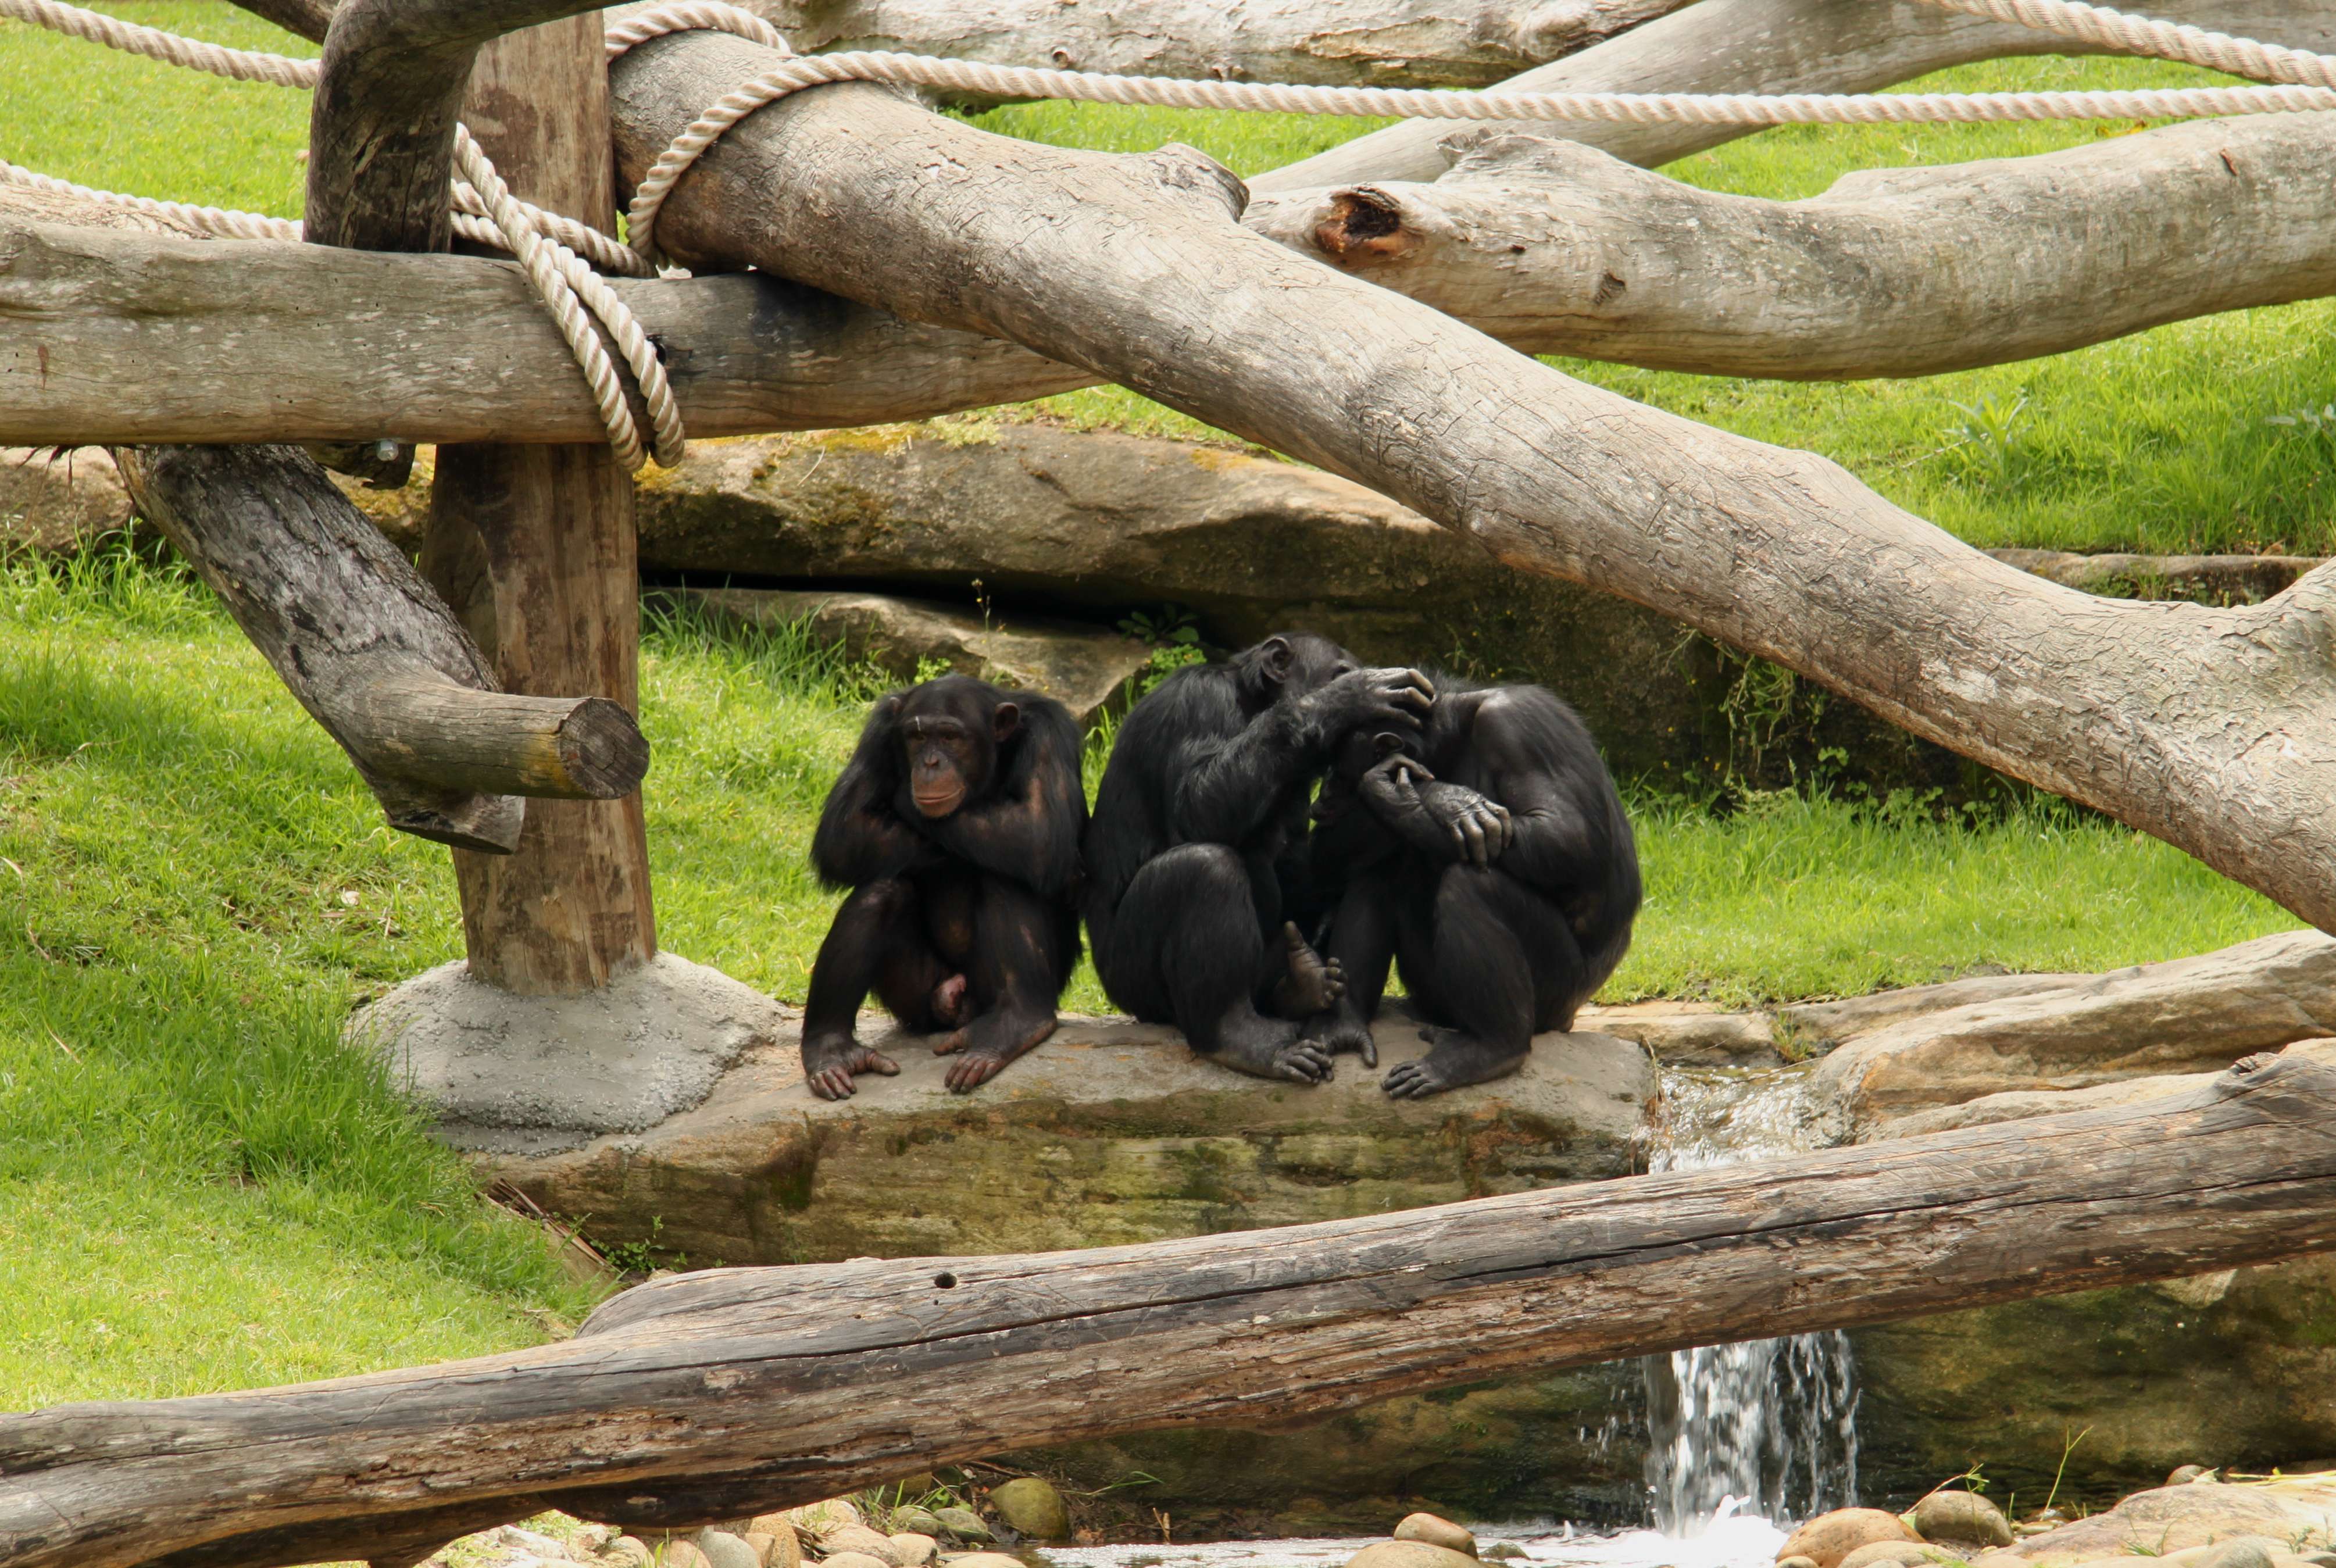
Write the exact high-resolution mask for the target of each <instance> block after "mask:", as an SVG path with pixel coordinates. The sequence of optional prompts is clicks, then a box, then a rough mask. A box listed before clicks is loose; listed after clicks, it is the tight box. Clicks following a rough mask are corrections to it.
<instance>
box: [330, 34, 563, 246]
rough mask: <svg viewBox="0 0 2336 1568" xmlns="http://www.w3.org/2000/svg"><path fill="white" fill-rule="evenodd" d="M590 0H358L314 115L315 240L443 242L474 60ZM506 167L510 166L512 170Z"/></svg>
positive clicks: (333, 52) (333, 49) (338, 37)
mask: <svg viewBox="0 0 2336 1568" xmlns="http://www.w3.org/2000/svg"><path fill="white" fill-rule="evenodd" d="M598 12H599V6H598V5H585V4H581V3H580V0H348V3H347V4H345V5H341V6H339V7H338V8H337V9H336V10H335V11H334V12H333V22H332V28H331V31H329V32H328V33H327V34H326V36H325V53H324V58H323V73H322V75H321V76H320V77H319V79H318V81H317V83H316V101H315V102H314V103H313V104H312V105H311V106H310V108H309V115H308V200H307V209H306V211H305V212H304V214H303V216H302V219H301V221H302V223H303V224H304V226H305V229H306V237H307V240H308V242H309V243H310V244H312V245H338V246H345V247H346V248H349V249H352V250H422V251H430V250H443V249H445V248H446V242H447V239H448V238H449V237H450V236H451V234H452V233H453V229H452V220H453V215H452V211H451V209H449V207H448V205H447V200H446V181H447V176H448V173H449V171H450V170H451V169H452V167H453V150H454V122H455V119H456V116H457V112H458V111H459V110H460V108H461V107H462V93H463V89H464V86H465V84H466V83H468V82H469V81H470V78H471V65H472V61H473V60H475V59H476V58H477V57H478V54H479V51H480V50H481V49H482V48H483V47H484V46H485V45H486V44H488V43H489V42H491V41H492V40H493V39H495V38H497V37H499V36H501V34H506V33H511V32H516V31H517V30H519V29H521V28H523V27H532V26H535V25H537V24H540V23H545V22H553V21H557V20H559V19H560V18H561V17H573V16H576V15H579V14H582V15H594V14H597V13H598ZM507 178H508V176H507Z"/></svg>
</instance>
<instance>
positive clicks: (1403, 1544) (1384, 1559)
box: [1347, 1541, 1476, 1568]
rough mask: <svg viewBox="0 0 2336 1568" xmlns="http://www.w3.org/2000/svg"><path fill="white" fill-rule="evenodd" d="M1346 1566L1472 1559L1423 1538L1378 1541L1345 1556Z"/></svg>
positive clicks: (1406, 1566) (1433, 1565) (1450, 1564)
mask: <svg viewBox="0 0 2336 1568" xmlns="http://www.w3.org/2000/svg"><path fill="white" fill-rule="evenodd" d="M1347 1568H1476V1559H1475V1558H1474V1557H1472V1556H1470V1555H1469V1554H1468V1553H1465V1552H1455V1551H1454V1550H1452V1548H1451V1547H1449V1546H1437V1545H1433V1544H1430V1543H1428V1542H1426V1541H1381V1542H1379V1543H1377V1544H1376V1545H1370V1546H1366V1547H1364V1548H1363V1549H1362V1550H1361V1551H1359V1552H1358V1553H1355V1554H1354V1555H1353V1556H1352V1557H1349V1558H1348V1559H1347Z"/></svg>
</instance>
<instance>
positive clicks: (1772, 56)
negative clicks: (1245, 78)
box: [1250, 0, 2336, 191]
mask: <svg viewBox="0 0 2336 1568" xmlns="http://www.w3.org/2000/svg"><path fill="white" fill-rule="evenodd" d="M2149 15H2153V16H2158V17H2163V18H2165V19H2166V20H2167V21H2171V22H2183V23H2188V24H2192V25H2194V26H2198V27H2204V28H2206V29H2209V30H2210V31H2214V32H2218V33H2233V34H2238V35H2239V36H2241V37H2244V38H2260V39H2263V40H2265V41H2267V42H2270V43H2275V44H2286V45H2288V46H2289V47H2291V48H2295V49H2312V50H2317V51H2321V52H2323V53H2324V52H2327V51H2329V50H2332V49H2336V8H2331V7H2330V6H2327V5H2310V6H2302V5H2295V4H2294V0H2158V3H2157V4H2155V5H2151V6H2150V7H2149ZM2082 53H2085V51H2084V50H2083V48H2082V47H2081V46H2080V45H2078V44H2076V43H2074V42H2073V41H2072V40H2069V39H2067V38H2063V37H2061V36H2060V35H2059V34H2056V33H2046V32H2042V31H2039V30H2038V29H2036V28H2032V27H2020V26H2017V25H2015V24H2011V23H2009V22H1991V21H1988V20H1986V19H1984V18H1982V17H1977V16H1970V15H1963V14H1962V13H1961V12H1955V11H1945V10H1942V9H1940V8H1939V7H1938V6H1936V5H1923V4H1922V3H1921V0H1700V3H1699V4H1697V5H1690V6H1689V7H1687V8H1686V9H1685V10H1683V11H1679V12H1677V13H1674V14H1673V15H1669V16H1665V17H1663V18H1661V19H1660V20H1659V21H1655V22H1650V23H1648V24H1646V25H1645V26H1643V27H1636V28H1633V29H1631V30H1630V32H1628V33H1625V34H1621V35H1620V36H1619V37H1615V38H1610V39H1608V40H1607V41H1606V42H1604V43H1602V44H1598V45H1596V46H1595V47H1592V48H1589V49H1584V50H1583V51H1582V53H1581V54H1575V55H1572V56H1569V57H1568V58H1566V59H1563V60H1559V61H1555V62H1553V63H1550V64H1547V65H1540V66H1535V67H1534V68H1533V70H1531V71H1527V72H1525V73H1523V74H1521V75H1518V76H1514V77H1512V78H1510V79H1509V80H1508V81H1507V82H1506V83H1503V86H1504V88H1505V89H1506V90H1509V91H1513V92H1518V93H1871V92H1875V91H1878V90H1879V89H1882V88H1884V87H1888V86H1892V85H1893V84H1894V83H1900V82H1908V81H1912V80H1913V78H1915V77H1917V76H1921V75H1923V74H1926V73H1930V72H1932V71H1941V70H1944V69H1945V68H1946V67H1948V66H1950V65H1961V64H1966V63H1969V62H1971V61H1973V60H1992V59H1998V58H2001V57H2003V56H2006V55H2013V54H2082ZM1504 128H1505V129H1510V130H1514V131H1528V132H1533V133H1538V134H1542V135H1546V134H1548V133H1549V129H1550V128H1549V127H1548V126H1547V125H1546V124H1539V125H1536V124H1516V125H1511V126H1506V127H1504ZM1447 129H1448V126H1445V125H1440V124H1438V123H1437V122H1435V121H1430V120H1413V121H1406V122H1404V123H1402V124H1399V125H1392V126H1389V127H1388V128H1387V129H1386V130H1384V131H1372V132H1371V133H1370V134H1368V135H1367V136H1358V137H1357V138H1355V139H1354V140H1353V141H1347V142H1343V143H1341V144H1340V145H1338V146H1337V147H1333V148H1331V149H1330V150H1329V151H1327V152H1321V153H1318V154H1316V155H1315V156H1314V157H1312V158H1308V159H1304V160H1301V161H1299V162H1296V163H1291V164H1288V165H1285V166H1284V167H1282V168H1280V169H1277V170H1273V171H1272V172H1270V173H1268V174H1261V175H1259V176H1257V177H1256V178H1255V179H1253V180H1251V181H1250V184H1251V188H1252V189H1253V190H1260V191H1266V190H1304V189H1306V188H1308V187H1312V186H1325V185H1348V184H1354V183H1357V182H1359V181H1363V180H1433V179H1435V178H1436V176H1437V175H1439V174H1441V173H1443V172H1444V170H1445V168H1446V167H1448V165H1449V163H1450V159H1449V158H1448V157H1447V156H1446V155H1445V153H1444V151H1442V149H1441V148H1440V147H1439V146H1438V142H1439V141H1440V140H1441V139H1442V137H1443V135H1444V134H1445V131H1446V130H1447ZM1565 134H1566V135H1567V137H1568V138H1569V139H1570V140H1572V141H1580V142H1582V143H1584V144H1586V145H1588V146H1591V147H1597V148H1602V149H1603V150H1605V151H1608V152H1611V153H1612V154H1614V156H1615V157H1617V158H1620V159H1621V160H1623V161H1625V162H1629V163H1636V164H1640V165H1641V166H1643V167H1646V168H1650V169H1651V168H1654V167H1656V166H1657V165H1659V164H1663V163H1668V162H1669V161H1671V160H1672V159H1674V158H1684V157H1686V156H1687V155H1688V154H1689V153H1690V152H1700V151H1703V150H1704V149H1705V148H1707V147H1717V146H1718V145H1720V144H1721V143H1722V142H1726V141H1735V140H1736V139H1737V137H1739V136H1745V135H1748V134H1750V128H1747V127H1743V126H1728V125H1694V124H1685V123H1679V124H1662V125H1658V124H1646V125H1634V124H1621V123H1613V124H1610V123H1603V122H1594V123H1592V122H1585V123H1582V124H1579V125H1573V126H1570V127H1568V128H1567V130H1566V131H1565Z"/></svg>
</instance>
